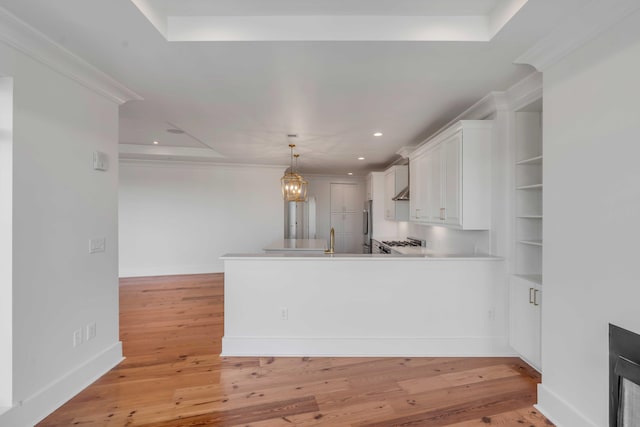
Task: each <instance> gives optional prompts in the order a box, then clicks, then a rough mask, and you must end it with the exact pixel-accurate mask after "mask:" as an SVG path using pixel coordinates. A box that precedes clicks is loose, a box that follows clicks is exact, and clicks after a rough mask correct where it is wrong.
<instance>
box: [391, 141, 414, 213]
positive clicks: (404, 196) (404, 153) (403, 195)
mask: <svg viewBox="0 0 640 427" xmlns="http://www.w3.org/2000/svg"><path fill="white" fill-rule="evenodd" d="M414 149H415V147H402V148H400V150H398V151H397V154H399V155H400V156H401V157H402V158H403V159H406V165H407V186H406V187H405V188H403V189H402V190H400V192H399V193H398V194H396V196H395V197H392V198H391V200H393V201H394V202H399V201H408V200H409V187H410V185H411V173H410V172H411V171H410V170H409V167H410V166H409V154H410V153H411V152H412V151H413V150H414Z"/></svg>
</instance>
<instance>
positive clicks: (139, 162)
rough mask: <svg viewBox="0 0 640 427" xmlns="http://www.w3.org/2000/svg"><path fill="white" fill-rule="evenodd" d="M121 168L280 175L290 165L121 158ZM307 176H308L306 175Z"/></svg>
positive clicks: (119, 160)
mask: <svg viewBox="0 0 640 427" xmlns="http://www.w3.org/2000/svg"><path fill="white" fill-rule="evenodd" d="M118 163H119V165H120V166H141V167H150V168H184V167H185V166H188V167H189V168H190V169H192V168H195V169H197V168H200V169H211V168H228V169H267V170H277V171H279V173H284V171H285V170H286V169H287V168H288V167H289V166H288V165H264V164H255V163H224V162H220V161H218V162H216V161H213V160H185V159H171V160H167V159H139V158H128V157H120V158H119V159H118ZM305 176H306V174H305Z"/></svg>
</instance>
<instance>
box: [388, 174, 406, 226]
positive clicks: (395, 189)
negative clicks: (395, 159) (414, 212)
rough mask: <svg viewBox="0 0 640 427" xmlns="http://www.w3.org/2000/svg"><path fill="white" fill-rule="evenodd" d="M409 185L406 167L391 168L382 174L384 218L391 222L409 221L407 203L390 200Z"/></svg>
mask: <svg viewBox="0 0 640 427" xmlns="http://www.w3.org/2000/svg"><path fill="white" fill-rule="evenodd" d="M407 185H409V171H408V168H407V166H403V165H401V166H391V167H390V168H389V169H387V170H386V171H385V173H384V218H385V219H387V220H391V221H408V220H409V202H408V201H406V200H404V201H402V200H401V201H394V200H392V199H393V198H394V197H395V196H396V195H397V194H398V193H399V192H400V191H401V190H403V189H404V188H405V187H406V186H407Z"/></svg>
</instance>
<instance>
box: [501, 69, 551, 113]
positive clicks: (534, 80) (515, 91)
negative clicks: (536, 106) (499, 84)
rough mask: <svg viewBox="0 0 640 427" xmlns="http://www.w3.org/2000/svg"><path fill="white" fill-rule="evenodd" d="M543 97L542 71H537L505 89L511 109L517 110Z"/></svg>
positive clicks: (506, 98)
mask: <svg viewBox="0 0 640 427" xmlns="http://www.w3.org/2000/svg"><path fill="white" fill-rule="evenodd" d="M540 98H542V73H541V72H538V71H535V72H533V73H531V74H529V75H528V76H527V77H525V78H524V79H522V80H520V81H519V82H518V83H516V84H514V85H513V86H511V87H510V88H509V89H507V90H506V91H505V100H506V102H507V104H508V106H509V110H512V111H517V110H519V109H521V108H523V107H526V106H527V105H529V104H531V103H532V102H534V101H537V100H538V99H540Z"/></svg>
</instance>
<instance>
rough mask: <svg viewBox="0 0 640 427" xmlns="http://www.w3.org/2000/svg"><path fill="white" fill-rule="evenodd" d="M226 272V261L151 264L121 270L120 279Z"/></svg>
mask: <svg viewBox="0 0 640 427" xmlns="http://www.w3.org/2000/svg"><path fill="white" fill-rule="evenodd" d="M214 273H224V263H223V262H222V261H219V262H218V263H217V264H196V265H169V266H167V265H161V266H158V265H151V266H148V267H138V268H129V269H127V268H126V269H123V270H120V272H119V274H118V277H119V278H120V279H123V278H127V277H147V276H149V277H152V276H176V275H187V274H214Z"/></svg>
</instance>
